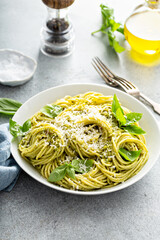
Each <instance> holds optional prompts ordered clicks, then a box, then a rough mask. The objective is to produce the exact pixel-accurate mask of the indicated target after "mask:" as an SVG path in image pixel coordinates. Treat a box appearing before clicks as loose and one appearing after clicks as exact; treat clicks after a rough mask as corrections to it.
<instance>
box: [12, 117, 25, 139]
mask: <svg viewBox="0 0 160 240" xmlns="http://www.w3.org/2000/svg"><path fill="white" fill-rule="evenodd" d="M9 131H10V133H11V134H12V136H13V137H14V138H16V137H18V136H22V134H23V131H22V127H21V126H20V125H19V124H18V123H16V122H15V121H13V120H12V119H9Z"/></svg>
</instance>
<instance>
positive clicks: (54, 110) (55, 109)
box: [40, 104, 63, 118]
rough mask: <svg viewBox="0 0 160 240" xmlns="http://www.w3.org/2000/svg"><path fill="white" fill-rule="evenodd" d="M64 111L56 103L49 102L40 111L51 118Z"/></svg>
mask: <svg viewBox="0 0 160 240" xmlns="http://www.w3.org/2000/svg"><path fill="white" fill-rule="evenodd" d="M62 111H63V109H62V107H60V106H58V105H54V104H53V105H51V104H48V105H46V106H44V107H43V108H42V109H41V110H40V112H42V113H43V114H44V115H46V116H47V117H50V118H55V117H57V115H58V114H60V113H61V112H62Z"/></svg>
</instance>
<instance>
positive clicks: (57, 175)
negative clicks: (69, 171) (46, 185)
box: [48, 164, 68, 182]
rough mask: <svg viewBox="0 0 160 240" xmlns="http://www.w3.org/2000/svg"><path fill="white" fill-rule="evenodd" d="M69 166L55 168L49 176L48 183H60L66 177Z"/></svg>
mask: <svg viewBox="0 0 160 240" xmlns="http://www.w3.org/2000/svg"><path fill="white" fill-rule="evenodd" d="M67 166H68V164H64V165H61V166H59V167H57V168H55V169H54V170H53V171H52V172H51V174H50V175H49V178H48V181H49V182H58V181H60V180H62V179H63V178H64V176H65V175H66V168H67Z"/></svg>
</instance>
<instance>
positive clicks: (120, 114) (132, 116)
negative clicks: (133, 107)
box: [112, 94, 146, 135]
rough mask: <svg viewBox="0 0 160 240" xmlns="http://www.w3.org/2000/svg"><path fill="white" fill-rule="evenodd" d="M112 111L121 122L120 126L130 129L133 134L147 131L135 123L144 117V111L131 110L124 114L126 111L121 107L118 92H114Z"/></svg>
mask: <svg viewBox="0 0 160 240" xmlns="http://www.w3.org/2000/svg"><path fill="white" fill-rule="evenodd" d="M112 113H113V115H114V117H115V118H116V119H117V121H118V123H119V127H120V128H122V129H124V130H126V131H128V132H129V133H131V134H135V135H137V134H145V133H146V132H145V131H144V130H143V129H142V128H141V127H138V126H137V125H135V124H134V123H135V122H138V121H139V120H140V119H141V118H142V113H135V112H131V113H128V114H126V115H124V111H123V109H122V108H121V105H120V103H119V101H118V98H117V96H116V94H114V97H113V102H112Z"/></svg>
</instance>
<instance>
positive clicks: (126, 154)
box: [119, 148, 142, 162]
mask: <svg viewBox="0 0 160 240" xmlns="http://www.w3.org/2000/svg"><path fill="white" fill-rule="evenodd" d="M141 151H142V150H138V151H129V150H127V149H125V148H120V149H119V153H120V155H121V156H122V157H123V158H124V159H125V160H127V161H130V162H133V161H134V160H136V159H137V158H138V157H139V155H140V154H141Z"/></svg>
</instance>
